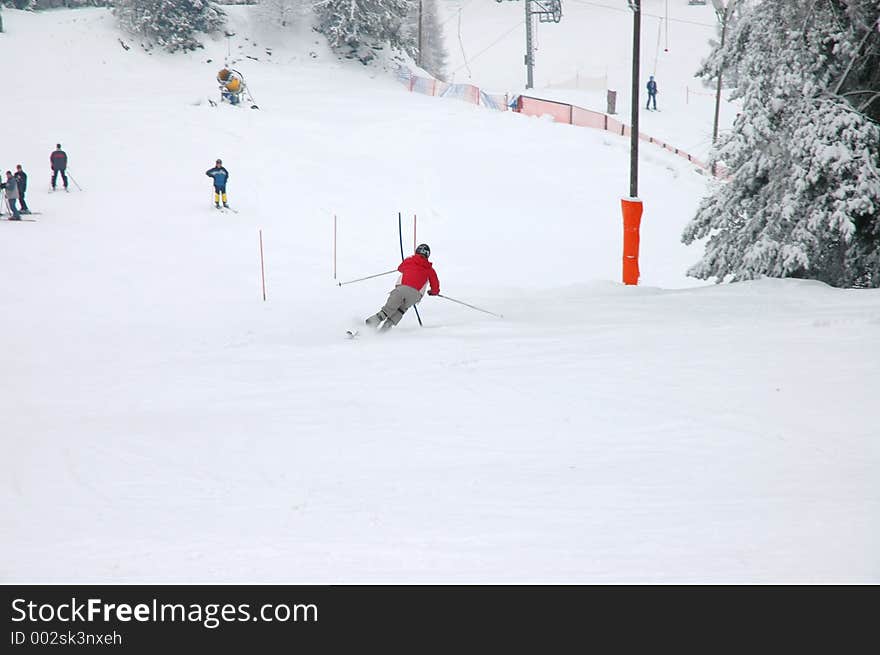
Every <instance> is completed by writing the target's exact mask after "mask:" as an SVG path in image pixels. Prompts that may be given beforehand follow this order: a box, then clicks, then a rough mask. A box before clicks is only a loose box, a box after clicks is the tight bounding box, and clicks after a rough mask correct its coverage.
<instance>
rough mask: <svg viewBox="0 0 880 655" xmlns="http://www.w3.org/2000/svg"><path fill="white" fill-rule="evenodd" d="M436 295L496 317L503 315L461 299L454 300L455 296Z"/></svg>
mask: <svg viewBox="0 0 880 655" xmlns="http://www.w3.org/2000/svg"><path fill="white" fill-rule="evenodd" d="M437 297H438V298H446V300H451V301H452V302H457V303H458V304H459V305H464V306H465V307H470V308H471V309H476V310H477V311H478V312H484V313H486V314H492V316H497V317H498V318H504V316H503V315H501V314H496V313H495V312H490V311H489V310H488V309H482V308H480V307H474V306H473V305H469V304H467V303H466V302H462V301H461V300H456V299H455V298H450V297H449V296H444V295H443V294H442V293H438V294H437Z"/></svg>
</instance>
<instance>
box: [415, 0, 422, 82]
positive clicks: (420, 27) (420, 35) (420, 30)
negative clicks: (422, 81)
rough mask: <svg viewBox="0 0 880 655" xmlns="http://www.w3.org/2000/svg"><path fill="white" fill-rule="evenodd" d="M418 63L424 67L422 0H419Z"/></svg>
mask: <svg viewBox="0 0 880 655" xmlns="http://www.w3.org/2000/svg"><path fill="white" fill-rule="evenodd" d="M416 63H417V64H418V66H419V68H421V67H422V0H419V60H418V61H417V62H416Z"/></svg>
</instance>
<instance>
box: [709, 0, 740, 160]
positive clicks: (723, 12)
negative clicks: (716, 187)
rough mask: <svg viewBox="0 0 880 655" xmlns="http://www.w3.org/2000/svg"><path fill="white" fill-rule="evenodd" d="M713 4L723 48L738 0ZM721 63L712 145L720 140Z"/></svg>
mask: <svg viewBox="0 0 880 655" xmlns="http://www.w3.org/2000/svg"><path fill="white" fill-rule="evenodd" d="M712 4H713V5H715V15H716V16H717V17H718V20H719V21H720V22H721V48H722V49H723V48H724V37H725V36H726V35H727V23H728V21H729V19H730V13H731V12H732V11H733V6H734V5H735V4H736V0H729V1H728V3H727V6H726V7H725V6H724V0H712ZM721 63H722V62H719V64H718V83H717V84H716V86H715V121H714V124H713V125H712V145H715V142H716V141H717V140H718V115H719V112H720V109H721V73H722V66H721ZM712 173H713V174H714V173H715V167H714V166H713V167H712Z"/></svg>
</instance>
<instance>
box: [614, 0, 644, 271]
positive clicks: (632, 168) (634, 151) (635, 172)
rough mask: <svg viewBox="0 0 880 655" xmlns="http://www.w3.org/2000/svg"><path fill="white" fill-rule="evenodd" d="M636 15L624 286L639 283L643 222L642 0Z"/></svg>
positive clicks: (624, 203) (632, 2)
mask: <svg viewBox="0 0 880 655" xmlns="http://www.w3.org/2000/svg"><path fill="white" fill-rule="evenodd" d="M629 8H630V9H632V12H633V50H632V93H631V97H630V105H631V117H632V118H631V123H632V126H631V127H630V151H629V197H628V198H621V200H620V205H621V209H622V210H623V283H624V284H628V285H635V284H638V283H639V227H640V225H641V222H642V211H643V209H644V208H643V206H642V201H641V199H640V198H639V109H640V108H641V101H640V100H639V56H640V54H639V51H640V48H639V44H640V42H641V28H642V8H641V0H629Z"/></svg>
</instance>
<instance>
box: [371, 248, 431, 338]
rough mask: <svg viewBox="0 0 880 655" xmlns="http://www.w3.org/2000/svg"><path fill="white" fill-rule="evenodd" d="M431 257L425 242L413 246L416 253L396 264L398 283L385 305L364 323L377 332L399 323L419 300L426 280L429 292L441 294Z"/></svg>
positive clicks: (425, 285)
mask: <svg viewBox="0 0 880 655" xmlns="http://www.w3.org/2000/svg"><path fill="white" fill-rule="evenodd" d="M430 256H431V249H430V248H429V247H428V244H426V243H423V244H420V245H419V247H418V248H416V254H414V255H413V256H411V257H407V258H406V259H404V260H403V262H401V264H400V266H398V267H397V270H398V271H400V273H401V275H400V278H399V279H398V280H397V285H396V286H395V287H394V289H393V290H392V291H391V293H389V294H388V301H387V302H386V303H385V306H384V307H382V309H380V310H379V311H378V312H377V313H375V314H373V315H372V316H370V318H368V319H367V320H366V321H364V322H365V323H366V324H367V325H370V326H372V327H375V328H378V329H379V331H380V332H385V331H386V330H390V329H391V328H393V327H394V326H395V325H397V324H398V323H400V319H402V318H403V315H404V314H405V313H406V310H408V309H409V308H410V307H412V306H413V305H415V304H416V303H418V302H419V301H420V300H421V299H422V296H423V294H424V293H425V289H426V288H427V287H428V283H429V282H430V284H431V290H430V291H428V295H429V296H436V295H438V294H439V293H440V280H438V279H437V273H436V272H435V271H434V266H433V264H431V262H429V261H428V257H430ZM383 321H384V322H383Z"/></svg>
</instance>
